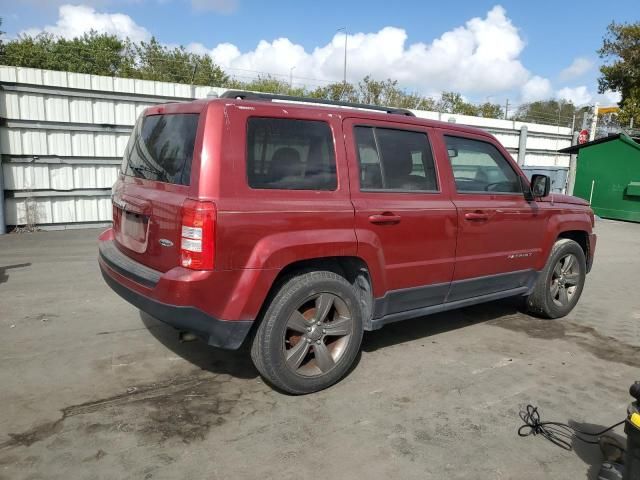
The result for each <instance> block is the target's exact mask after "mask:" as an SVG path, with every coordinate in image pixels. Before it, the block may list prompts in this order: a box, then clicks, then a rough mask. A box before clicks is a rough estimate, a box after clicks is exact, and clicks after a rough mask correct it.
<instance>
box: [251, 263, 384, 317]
mask: <svg viewBox="0 0 640 480" xmlns="http://www.w3.org/2000/svg"><path fill="white" fill-rule="evenodd" d="M320 270H324V271H329V272H333V273H335V274H337V275H340V276H341V277H343V278H345V279H346V280H347V281H348V282H349V283H350V284H351V285H353V286H354V288H355V289H356V292H357V294H358V299H359V300H360V307H361V308H362V313H363V322H365V321H366V319H368V318H370V317H371V316H372V315H373V307H374V297H373V280H372V278H371V274H370V271H369V266H368V265H367V263H366V262H365V261H364V260H363V259H362V258H360V257H357V256H333V257H317V258H307V259H304V260H298V261H295V262H291V263H289V264H287V265H285V266H284V267H283V268H282V269H281V270H280V272H279V273H278V275H277V276H276V278H275V279H274V281H273V282H272V284H271V288H270V289H269V291H268V293H267V295H266V297H265V299H264V301H263V302H262V306H261V308H260V312H259V314H258V316H257V318H256V322H255V324H256V325H254V328H257V325H258V324H259V323H260V321H261V319H262V317H263V314H264V312H265V311H266V309H267V308H268V307H269V304H270V302H271V301H272V299H273V297H275V295H276V294H277V293H278V290H279V289H280V287H282V285H283V284H284V283H285V282H287V281H288V280H290V279H291V278H292V277H294V276H296V275H300V274H302V273H307V272H312V271H320Z"/></svg>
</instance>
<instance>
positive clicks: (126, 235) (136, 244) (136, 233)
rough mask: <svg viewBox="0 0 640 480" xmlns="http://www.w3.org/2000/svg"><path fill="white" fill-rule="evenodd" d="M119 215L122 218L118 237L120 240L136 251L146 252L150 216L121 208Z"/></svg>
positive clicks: (122, 243)
mask: <svg viewBox="0 0 640 480" xmlns="http://www.w3.org/2000/svg"><path fill="white" fill-rule="evenodd" d="M118 217H119V219H120V228H119V229H118V230H119V232H118V233H119V235H117V237H116V238H117V240H118V242H119V243H120V244H121V245H123V246H125V247H126V248H128V249H130V250H132V251H134V252H136V253H144V252H146V250H147V240H148V237H149V235H148V234H149V217H147V216H146V215H142V214H140V213H133V212H128V211H126V210H120V212H119V215H118Z"/></svg>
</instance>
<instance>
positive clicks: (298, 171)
mask: <svg viewBox="0 0 640 480" xmlns="http://www.w3.org/2000/svg"><path fill="white" fill-rule="evenodd" d="M247 180H248V183H249V186H250V187H251V188H266V189H284V190H335V189H336V188H337V186H338V182H337V178H336V158H335V153H334V147H333V136H332V134H331V129H330V128H329V125H328V124H327V123H326V122H321V121H315V120H292V119H288V118H284V119H283V118H250V119H249V121H248V125H247Z"/></svg>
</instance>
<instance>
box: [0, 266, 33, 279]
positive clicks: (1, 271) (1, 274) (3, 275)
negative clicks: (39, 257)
mask: <svg viewBox="0 0 640 480" xmlns="http://www.w3.org/2000/svg"><path fill="white" fill-rule="evenodd" d="M30 266H31V262H28V263H16V264H15V265H7V266H6V267H0V283H5V282H7V281H8V280H9V274H8V273H7V270H13V269H16V268H24V267H30Z"/></svg>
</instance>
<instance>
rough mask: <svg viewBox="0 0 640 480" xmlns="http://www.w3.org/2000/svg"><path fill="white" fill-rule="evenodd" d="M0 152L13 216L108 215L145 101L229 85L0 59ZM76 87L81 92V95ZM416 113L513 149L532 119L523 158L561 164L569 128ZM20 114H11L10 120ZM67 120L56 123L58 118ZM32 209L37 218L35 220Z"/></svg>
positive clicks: (73, 218) (16, 220) (78, 218)
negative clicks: (0, 121) (481, 132)
mask: <svg viewBox="0 0 640 480" xmlns="http://www.w3.org/2000/svg"><path fill="white" fill-rule="evenodd" d="M0 82H7V83H8V85H7V89H6V90H2V89H0V116H1V117H2V118H5V119H8V120H10V121H14V122H10V125H7V124H5V125H3V126H2V127H0V153H1V154H2V173H3V174H4V183H5V189H6V197H7V198H6V204H5V207H6V215H5V218H6V220H7V223H8V224H9V225H21V224H25V223H26V222H27V220H29V221H31V222H32V223H33V222H34V221H35V223H38V224H40V225H45V226H46V225H49V226H52V225H53V226H56V225H74V224H77V223H83V222H84V223H95V222H108V221H110V220H111V202H110V193H111V186H112V185H113V182H114V181H115V180H116V178H117V175H118V169H119V165H120V162H121V157H122V154H123V152H124V149H125V147H126V144H127V141H128V139H129V134H128V130H129V127H132V126H133V125H134V124H135V121H136V119H137V118H138V116H139V115H140V114H141V113H142V111H143V110H144V109H145V108H147V107H149V106H151V105H154V104H157V103H162V102H167V101H181V100H190V99H194V98H207V97H208V96H210V95H212V94H213V95H218V96H219V95H221V94H222V93H224V91H225V89H223V88H218V87H207V86H191V85H185V84H177V83H169V82H155V81H149V80H137V79H127V78H111V77H102V76H97V75H88V74H82V73H72V72H57V71H48V70H38V69H32V68H19V67H7V66H1V65H0ZM69 89H79V90H84V91H85V92H86V94H85V92H81V94H80V96H79V95H78V90H69ZM414 113H415V114H416V115H417V116H418V117H421V118H429V119H435V120H442V121H451V122H454V123H457V124H464V125H472V126H476V127H479V128H483V129H485V130H488V131H489V132H491V133H493V134H494V135H495V136H496V137H497V138H498V140H500V142H502V144H503V145H504V146H505V147H506V148H507V149H508V150H509V151H510V152H512V155H513V156H514V158H517V150H518V142H519V138H520V128H521V127H522V126H523V125H526V126H527V128H528V133H529V134H528V137H527V154H526V165H528V166H529V165H539V166H566V165H568V164H569V157H568V156H563V155H558V154H556V153H555V150H557V149H559V148H563V147H566V146H569V145H570V144H571V135H570V133H571V132H570V131H569V129H568V128H558V127H557V126H552V125H538V124H523V123H520V122H514V121H510V120H500V119H488V118H480V117H470V116H466V115H451V114H442V113H438V112H427V111H414ZM15 121H17V122H15ZM65 123H67V124H69V125H68V128H66V129H65V128H61V124H65ZM34 219H35V220H34Z"/></svg>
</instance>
